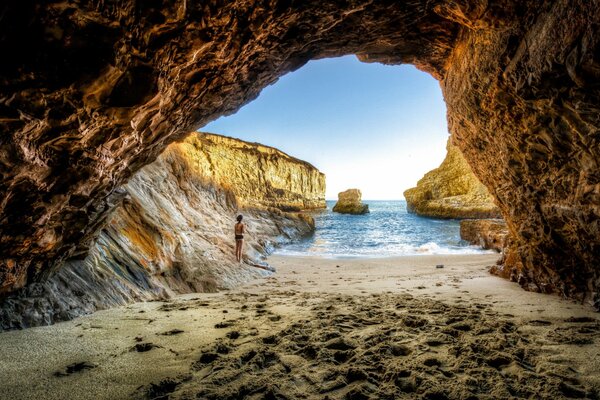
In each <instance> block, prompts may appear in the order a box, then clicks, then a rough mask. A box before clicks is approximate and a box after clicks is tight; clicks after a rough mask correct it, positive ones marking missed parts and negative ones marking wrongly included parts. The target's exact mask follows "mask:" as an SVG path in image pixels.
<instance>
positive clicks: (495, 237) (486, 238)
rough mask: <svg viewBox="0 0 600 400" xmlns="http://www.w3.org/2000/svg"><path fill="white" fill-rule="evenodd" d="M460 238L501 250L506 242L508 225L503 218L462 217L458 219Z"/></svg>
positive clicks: (486, 247) (487, 247)
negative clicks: (462, 218)
mask: <svg viewBox="0 0 600 400" xmlns="http://www.w3.org/2000/svg"><path fill="white" fill-rule="evenodd" d="M460 238H461V239H462V240H466V241H468V242H470V243H472V244H475V245H478V246H481V247H482V248H484V249H493V250H496V251H497V252H502V251H504V248H505V247H506V245H507V242H508V227H507V226H506V222H504V220H503V219H464V220H462V221H460Z"/></svg>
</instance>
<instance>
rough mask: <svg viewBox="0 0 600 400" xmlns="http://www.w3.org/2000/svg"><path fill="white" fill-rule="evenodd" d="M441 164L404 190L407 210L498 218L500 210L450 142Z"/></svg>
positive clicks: (416, 212)
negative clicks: (410, 187)
mask: <svg viewBox="0 0 600 400" xmlns="http://www.w3.org/2000/svg"><path fill="white" fill-rule="evenodd" d="M446 149H447V154H446V158H445V159H444V161H443V162H442V164H441V165H440V166H439V167H438V168H436V169H434V170H432V171H429V172H428V173H426V174H425V176H424V177H423V178H421V179H420V180H419V182H418V183H417V186H416V187H414V188H412V189H408V190H406V191H404V197H405V198H406V207H407V209H408V212H412V213H415V214H418V215H423V216H426V217H433V218H500V217H501V215H500V210H499V209H498V207H497V206H496V205H495V204H494V199H493V198H492V196H491V195H490V193H489V192H488V190H487V188H486V187H485V186H484V185H483V184H482V183H481V182H480V181H479V179H477V177H476V176H475V175H473V172H472V171H471V167H469V164H468V163H467V161H466V160H465V159H464V157H463V156H462V154H461V153H460V150H458V149H457V148H456V147H455V146H453V145H452V144H451V143H450V140H448V144H447V146H446Z"/></svg>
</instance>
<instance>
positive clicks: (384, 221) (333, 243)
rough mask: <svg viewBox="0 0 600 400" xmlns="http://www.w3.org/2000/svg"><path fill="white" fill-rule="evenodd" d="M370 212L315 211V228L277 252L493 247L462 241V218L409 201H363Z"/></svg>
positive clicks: (376, 253) (356, 253) (398, 252)
mask: <svg viewBox="0 0 600 400" xmlns="http://www.w3.org/2000/svg"><path fill="white" fill-rule="evenodd" d="M363 202H364V203H366V204H368V205H369V210H370V213H369V214H365V215H349V214H339V213H334V212H333V211H332V210H331V209H332V208H333V206H334V205H335V201H327V209H326V210H321V211H313V212H311V213H310V214H311V215H312V216H313V218H314V219H315V228H316V229H315V232H314V234H313V235H311V236H310V237H306V238H303V239H301V240H299V241H296V242H293V243H291V244H288V245H285V246H283V247H281V248H279V249H278V250H277V251H276V252H275V254H287V255H301V256H323V257H335V258H337V257H388V256H402V255H421V254H423V255H424V254H482V253H489V252H490V251H489V250H482V249H481V248H479V247H476V246H471V245H469V243H468V242H465V241H463V240H461V239H460V221H459V220H441V219H432V218H425V217H420V216H417V215H415V214H410V213H408V212H407V211H406V201H404V200H398V201H363Z"/></svg>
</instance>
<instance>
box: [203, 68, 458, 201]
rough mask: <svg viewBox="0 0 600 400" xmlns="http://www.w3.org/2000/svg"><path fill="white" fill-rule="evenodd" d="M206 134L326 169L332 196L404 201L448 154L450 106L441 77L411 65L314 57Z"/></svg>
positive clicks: (328, 189) (212, 123) (335, 197)
mask: <svg viewBox="0 0 600 400" xmlns="http://www.w3.org/2000/svg"><path fill="white" fill-rule="evenodd" d="M200 130H201V131H206V132H213V133H218V134H222V135H227V136H232V137H236V138H240V139H243V140H248V141H253V142H259V143H263V144H266V145H269V146H273V147H276V148H278V149H280V150H282V151H284V152H286V153H288V154H289V155H291V156H294V157H297V158H300V159H303V160H306V161H308V162H310V163H311V164H313V165H314V166H316V167H317V168H319V170H321V172H324V173H325V175H326V179H327V195H326V197H327V198H328V199H337V193H338V192H340V191H342V190H345V189H348V188H354V187H356V188H359V189H361V191H362V192H363V199H369V200H377V199H382V200H383V199H402V198H403V196H402V192H403V191H404V190H405V189H408V188H409V187H413V186H414V185H415V184H416V183H417V180H419V179H420V178H421V177H422V176H423V174H425V173H426V172H427V171H429V170H431V169H433V168H435V167H437V166H438V165H439V164H440V163H441V162H442V160H443V159H444V156H445V146H446V141H447V139H448V128H447V124H446V106H445V104H444V100H443V98H442V93H441V90H440V87H439V84H438V82H437V81H436V80H435V79H433V78H432V77H431V76H429V75H428V74H426V73H424V72H421V71H419V70H417V69H416V68H415V67H413V66H407V65H402V66H385V65H381V64H366V63H361V62H360V61H358V60H357V59H356V58H355V57H354V56H345V57H340V58H330V59H324V60H317V61H311V62H309V63H308V64H306V65H305V66H304V67H302V68H300V69H299V70H297V71H295V72H292V73H289V74H287V75H285V76H283V77H281V78H280V79H279V81H277V82H276V83H275V84H274V85H271V86H269V87H267V88H265V89H264V90H263V91H262V92H261V94H260V96H259V97H258V98H257V99H256V100H254V101H253V102H251V103H249V104H247V105H246V106H244V107H243V108H242V109H240V110H239V111H238V112H237V113H236V114H234V115H231V116H228V117H221V118H220V119H218V120H216V121H213V122H211V123H210V124H208V125H206V126H205V127H203V128H201V129H200Z"/></svg>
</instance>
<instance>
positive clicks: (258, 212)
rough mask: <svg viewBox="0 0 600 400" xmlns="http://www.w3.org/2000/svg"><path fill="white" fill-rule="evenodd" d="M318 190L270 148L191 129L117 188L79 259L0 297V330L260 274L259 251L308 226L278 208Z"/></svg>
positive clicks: (312, 198) (320, 185) (310, 226)
mask: <svg viewBox="0 0 600 400" xmlns="http://www.w3.org/2000/svg"><path fill="white" fill-rule="evenodd" d="M238 162H239V163H240V164H241V165H242V166H243V167H245V168H238V164H237V163H238ZM249 166H252V168H249ZM302 185H304V186H302ZM302 187H306V188H307V190H308V191H307V196H306V198H304V197H303V194H302V192H301V190H302ZM324 190H325V186H324V176H323V174H321V173H320V172H319V171H318V170H317V169H316V168H314V167H312V166H310V165H309V164H307V163H305V162H303V161H300V160H296V159H294V158H292V157H289V156H287V155H285V154H284V153H281V152H279V151H278V150H276V149H272V148H267V147H265V146H261V145H258V144H254V143H247V142H243V141H240V140H236V139H231V138H225V137H220V136H217V135H212V134H203V133H193V134H191V135H190V136H189V137H188V138H187V139H185V140H184V141H183V142H181V143H175V144H172V145H171V146H169V147H168V148H167V150H166V151H165V152H164V153H163V154H162V155H161V156H160V157H159V158H158V159H157V160H156V161H155V162H154V163H152V164H150V165H147V166H146V167H144V168H143V169H142V170H140V171H139V173H137V174H136V175H135V176H134V177H133V178H132V179H131V180H130V181H129V182H128V183H127V184H126V185H124V186H123V187H122V188H121V189H119V191H118V192H119V198H120V199H121V202H120V205H119V206H118V207H117V208H116V209H115V210H114V212H113V213H112V215H111V216H110V218H109V219H108V223H107V224H106V225H105V226H104V228H103V229H101V231H100V232H99V235H98V237H97V239H96V240H95V243H94V245H93V246H92V247H91V250H90V252H89V254H88V255H87V257H85V258H84V259H70V260H68V261H67V262H65V263H64V264H63V265H62V266H61V267H60V268H59V269H57V270H56V271H55V272H52V273H50V274H48V276H47V277H46V278H45V279H44V280H42V281H41V282H38V283H32V284H30V285H27V286H26V287H24V288H22V289H21V290H19V291H17V292H16V293H14V294H12V295H11V296H9V297H8V298H5V299H4V300H3V301H0V330H3V329H13V328H22V327H28V326H35V325H47V324H50V323H53V322H56V321H62V320H67V319H71V318H74V317H76V316H78V315H81V314H84V313H89V312H92V311H95V310H98V309H102V308H107V307H111V306H116V305H122V304H126V303H128V302H131V301H136V300H150V299H163V298H168V297H170V296H172V295H173V294H176V293H186V292H211V291H216V290H218V289H220V288H231V287H233V286H235V285H236V284H239V283H241V282H243V281H246V280H248V279H250V278H252V277H259V276H263V275H266V274H268V273H269V267H268V266H267V265H266V264H265V263H264V262H262V261H261V259H262V256H264V255H265V254H267V253H268V252H269V251H270V250H271V249H272V248H273V246H276V245H278V244H281V243H285V242H287V241H289V240H290V239H292V238H296V237H299V236H302V235H306V234H309V233H310V232H311V231H312V230H314V221H313V220H312V218H311V217H310V216H308V215H306V214H302V213H297V212H294V213H291V212H284V211H282V210H281V209H280V208H285V209H290V208H297V207H300V206H301V207H302V208H315V207H320V206H321V205H322V204H324V197H325V192H324ZM255 199H259V200H260V203H257V202H253V200H255ZM270 205H278V206H279V208H275V207H271V206H270ZM238 213H241V214H243V215H244V222H245V223H246V226H247V234H246V235H245V236H246V237H245V254H246V258H245V261H244V262H243V263H242V264H239V263H237V262H236V260H235V257H234V240H233V223H234V222H235V216H236V215H237V214H238Z"/></svg>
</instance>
